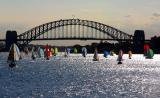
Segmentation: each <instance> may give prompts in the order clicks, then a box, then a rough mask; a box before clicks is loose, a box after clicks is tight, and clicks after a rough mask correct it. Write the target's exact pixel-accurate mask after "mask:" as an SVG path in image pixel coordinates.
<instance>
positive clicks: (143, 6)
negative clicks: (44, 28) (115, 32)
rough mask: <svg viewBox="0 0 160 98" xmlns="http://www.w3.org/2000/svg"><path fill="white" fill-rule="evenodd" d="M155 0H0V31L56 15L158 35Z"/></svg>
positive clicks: (25, 26)
mask: <svg viewBox="0 0 160 98" xmlns="http://www.w3.org/2000/svg"><path fill="white" fill-rule="evenodd" d="M159 5H160V1H159V0H152V1H151V0H132V1H131V0H87V1H86V0H14V1H11V0H1V1H0V6H1V7H0V12H1V15H0V27H1V28H0V33H1V38H2V37H4V36H5V33H6V30H16V31H17V32H18V33H19V34H20V33H23V32H25V31H27V30H29V29H31V28H33V27H35V26H38V25H41V24H43V23H46V22H50V21H56V20H59V19H70V18H80V19H86V20H92V21H97V22H101V23H104V24H106V25H110V26H112V27H115V28H117V29H120V30H121V31H124V32H126V33H128V34H133V33H134V30H136V29H140V30H144V31H145V34H146V38H150V37H153V36H155V35H156V36H160V34H159V32H160V29H159V27H160V12H159V10H160V6H159Z"/></svg>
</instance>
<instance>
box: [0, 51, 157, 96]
mask: <svg viewBox="0 0 160 98" xmlns="http://www.w3.org/2000/svg"><path fill="white" fill-rule="evenodd" d="M7 56H8V53H0V98H159V97H160V59H159V57H160V56H159V55H155V57H154V59H145V58H144V57H143V55H133V58H132V59H128V55H124V58H123V64H122V65H117V60H116V59H117V56H109V57H108V58H104V57H103V55H100V61H93V60H92V59H93V54H90V55H87V57H86V58H83V57H82V55H81V54H71V56H70V57H67V58H66V57H64V56H63V54H59V55H58V56H56V57H52V58H51V59H50V60H45V59H37V60H35V61H33V60H31V57H30V56H24V58H23V59H22V60H20V61H19V62H17V67H15V68H9V67H8V64H7V62H6V61H7Z"/></svg>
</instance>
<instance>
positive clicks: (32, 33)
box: [17, 19, 133, 44]
mask: <svg viewBox="0 0 160 98" xmlns="http://www.w3.org/2000/svg"><path fill="white" fill-rule="evenodd" d="M68 25H81V26H86V27H90V28H93V29H96V30H99V31H101V32H103V33H105V34H107V35H108V36H110V37H111V38H113V40H117V41H121V40H132V39H133V36H132V35H129V34H127V33H125V32H123V31H120V30H118V29H116V28H114V27H111V26H108V25H105V24H103V23H99V22H94V21H89V20H80V19H66V20H58V21H53V22H49V23H45V24H42V25H39V26H37V27H34V28H32V29H31V30H28V31H26V32H24V33H22V34H20V35H18V36H17V40H18V41H20V42H22V43H21V44H28V43H30V42H31V41H33V40H36V39H37V38H38V37H39V36H40V35H42V34H44V33H46V32H48V31H50V30H52V29H55V28H58V27H63V26H68ZM63 39H65V38H63ZM66 39H69V38H68V37H67V38H66ZM76 39H82V38H76Z"/></svg>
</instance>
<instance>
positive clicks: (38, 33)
mask: <svg viewBox="0 0 160 98" xmlns="http://www.w3.org/2000/svg"><path fill="white" fill-rule="evenodd" d="M137 34H138V35H137V38H138V37H139V34H140V33H137ZM141 36H142V37H140V38H138V40H139V39H140V40H139V41H140V42H141V41H144V40H145V39H144V33H143V32H142V33H141ZM134 37H135V35H134V36H133V35H130V34H127V33H125V32H123V31H121V30H119V29H117V28H114V27H111V26H109V25H106V24H103V23H99V22H95V21H90V20H81V19H61V20H57V21H52V22H48V23H45V24H42V25H39V26H36V27H34V28H32V29H30V30H28V31H26V32H24V33H21V34H19V35H17V32H16V31H7V33H6V39H1V40H0V41H6V47H7V49H9V47H10V45H11V44H12V43H17V44H18V45H21V46H26V45H28V44H29V43H30V42H32V41H38V40H44V41H46V40H110V41H116V42H118V43H122V42H129V43H130V42H131V43H134ZM136 41H137V39H136Z"/></svg>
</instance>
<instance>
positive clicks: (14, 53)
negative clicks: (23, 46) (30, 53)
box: [8, 44, 20, 67]
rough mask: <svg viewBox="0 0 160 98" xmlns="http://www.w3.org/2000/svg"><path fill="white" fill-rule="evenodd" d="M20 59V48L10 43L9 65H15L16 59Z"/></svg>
mask: <svg viewBox="0 0 160 98" xmlns="http://www.w3.org/2000/svg"><path fill="white" fill-rule="evenodd" d="M19 60H20V50H19V48H18V46H17V45H16V44H12V45H11V47H10V50H9V55H8V62H9V67H15V66H16V63H15V62H16V61H19Z"/></svg>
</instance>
